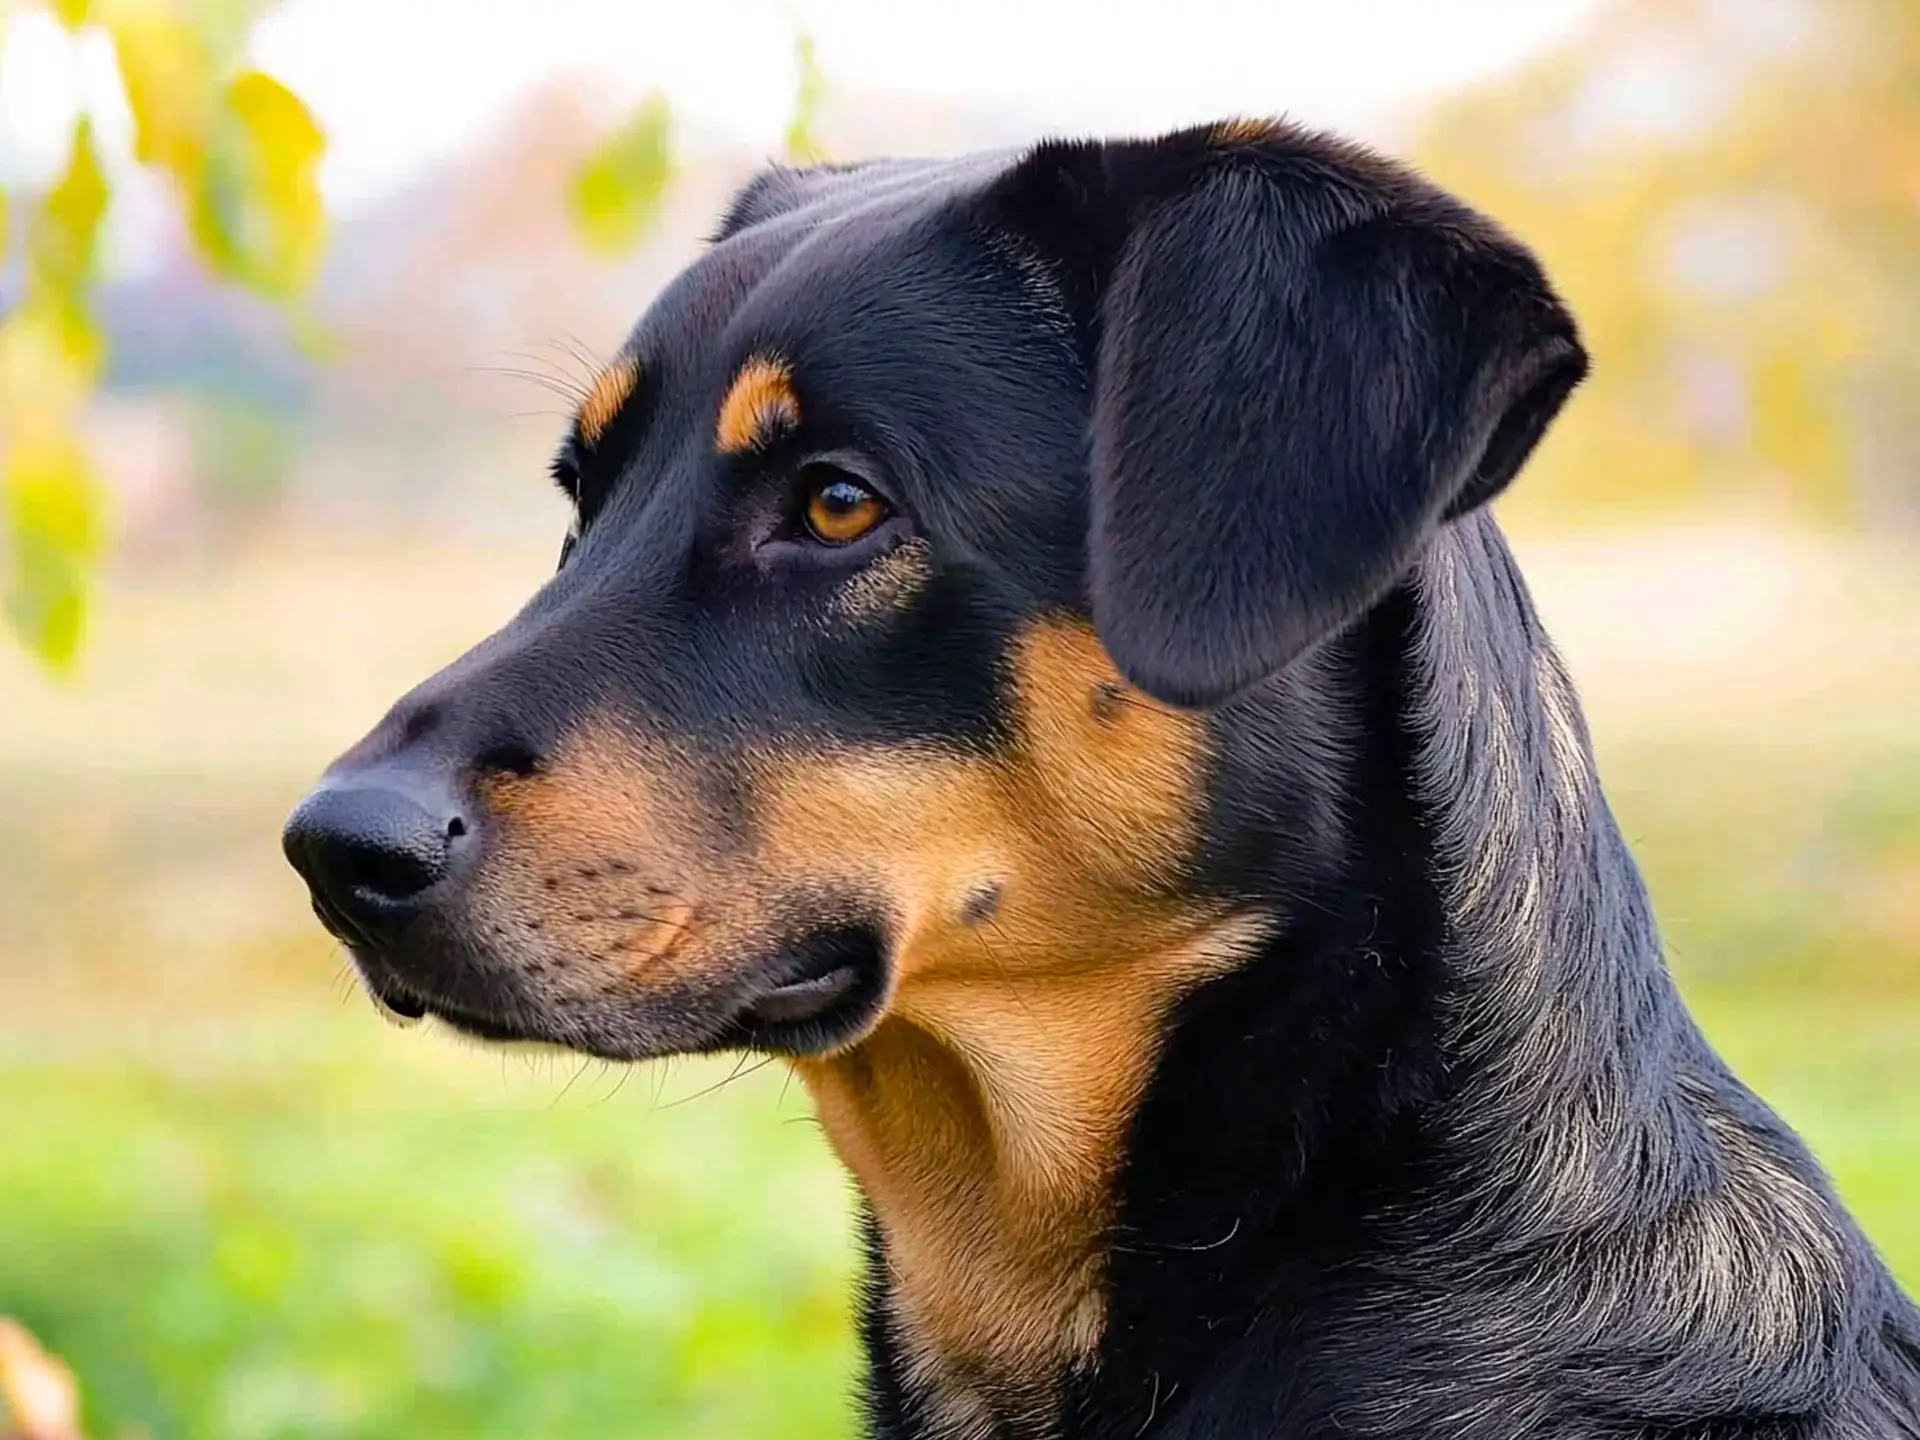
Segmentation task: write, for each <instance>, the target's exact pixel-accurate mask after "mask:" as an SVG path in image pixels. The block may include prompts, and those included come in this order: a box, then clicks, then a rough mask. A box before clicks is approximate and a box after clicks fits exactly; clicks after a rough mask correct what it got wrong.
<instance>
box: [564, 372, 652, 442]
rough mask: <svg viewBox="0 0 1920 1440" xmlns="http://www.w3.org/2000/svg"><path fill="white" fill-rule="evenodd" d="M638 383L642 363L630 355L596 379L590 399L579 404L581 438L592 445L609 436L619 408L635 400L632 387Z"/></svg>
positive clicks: (590, 392)
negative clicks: (610, 427)
mask: <svg viewBox="0 0 1920 1440" xmlns="http://www.w3.org/2000/svg"><path fill="white" fill-rule="evenodd" d="M639 383H640V362H639V361H637V360H635V359H634V358H633V357H632V356H631V355H623V356H621V357H620V358H619V359H618V360H616V361H614V362H613V364H611V365H609V366H608V367H607V368H606V369H604V370H602V371H601V372H600V373H599V374H598V375H596V376H595V377H594V380H593V385H592V387H591V388H590V389H589V390H588V391H587V398H586V399H585V400H583V401H582V402H581V403H580V415H579V418H578V420H577V422H576V423H577V424H578V426H579V429H580V438H581V439H583V440H585V441H586V442H587V443H588V444H589V445H591V444H593V443H594V442H595V441H597V440H598V439H599V438H600V437H601V436H602V435H604V434H606V433H607V427H608V426H609V425H611V424H613V419H614V416H616V415H618V414H619V413H620V407H621V406H622V405H625V404H626V403H627V401H628V400H629V399H630V398H631V397H632V395H633V387H634V386H636V385H638V384H639Z"/></svg>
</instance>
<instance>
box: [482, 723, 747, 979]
mask: <svg viewBox="0 0 1920 1440" xmlns="http://www.w3.org/2000/svg"><path fill="white" fill-rule="evenodd" d="M688 770H689V762H688V760H687V759H686V757H684V756H681V755H677V754H675V753H673V752H672V751H671V750H669V749H666V748H664V747H659V746H654V745H649V744H648V743H646V742H644V741H642V740H639V739H638V738H636V737H634V736H631V735H627V734H622V733H620V732H618V731H616V730H614V729H613V728H612V727H610V726H592V727H588V728H586V729H584V730H582V731H581V732H580V733H579V734H577V735H576V736H575V737H574V738H573V739H572V740H571V741H570V742H569V743H568V744H567V745H566V746H565V747H564V748H563V749H562V750H561V751H560V753H559V754H558V755H556V756H555V757H554V759H553V761H552V762H551V763H550V764H549V765H548V766H547V767H546V768H545V770H544V771H543V773H542V774H541V775H540V776H538V777H535V778H528V779H520V778H516V777H513V776H498V775H496V776H492V777H489V778H487V779H486V780H484V781H483V782H482V783H481V785H480V787H479V791H480V799H481V800H482V802H483V803H484V805H485V807H486V810H487V825H488V829H489V831H490V832H491V833H492V834H493V835H494V836H495V839H494V841H493V843H492V844H491V845H490V846H489V852H488V855H487V858H486V861H485V865H484V868H483V869H482V870H481V872H480V873H479V875H478V876H477V877H476V883H475V884H474V886H473V887H472V892H471V893H472V896H473V899H472V901H471V902H470V903H471V904H472V907H473V914H472V921H473V923H474V924H475V925H476V926H478V927H481V928H482V929H483V931H484V933H486V934H487V935H488V937H489V938H490V939H491V941H492V942H493V944H494V945H495V946H496V947H497V948H498V949H499V950H500V951H501V952H502V953H503V954H504V955H506V956H507V957H509V958H510V959H511V960H512V961H513V962H514V963H516V964H517V965H518V966H519V967H520V968H521V969H522V970H523V971H530V972H532V973H533V974H535V975H538V976H540V977H541V984H542V985H543V987H544V988H545V990H546V991H547V993H549V994H552V995H571V996H580V995H586V994H608V993H617V992H619V991H622V990H626V989H631V988H633V987H636V986H639V987H657V986H660V985H662V984H663V983H664V982H674V981H677V982H682V983H685V982H690V981H697V980H698V979H699V977H700V973H701V971H702V969H712V968H715V967H717V966H719V965H721V964H722V963H724V955H723V952H722V951H721V949H720V948H719V947H717V946H715V945H713V944H712V943H711V942H710V939H709V937H708V934H707V932H709V931H711V930H712V929H714V927H715V921H716V920H717V919H718V918H720V917H718V916H716V914H715V913H713V912H712V910H711V908H710V907H709V908H708V909H707V910H706V911H705V912H703V911H702V909H701V908H700V906H699V905H698V903H697V902H698V894H697V889H696V888H695V887H694V885H693V884H692V882H693V880H694V879H695V877H697V876H699V875H701V874H704V873H706V872H708V871H710V870H711V868H712V862H711V860H710V859H709V858H708V856H707V854H706V850H705V847H704V846H703V845H702V844H701V843H700V840H699V838H698V837H700V835H701V831H702V825H701V822H700V819H699V807H698V804H697V801H696V799H695V798H694V797H693V796H691V795H690V794H688V793H686V792H685V791H684V790H683V789H681V788H680V787H677V786H676V785H675V784H674V783H673V777H675V776H681V775H685V774H687V773H688Z"/></svg>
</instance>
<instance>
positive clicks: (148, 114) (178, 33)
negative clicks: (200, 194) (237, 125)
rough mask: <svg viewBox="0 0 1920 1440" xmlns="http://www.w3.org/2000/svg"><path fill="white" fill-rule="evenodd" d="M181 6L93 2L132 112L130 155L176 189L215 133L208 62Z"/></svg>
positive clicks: (189, 177) (160, 0) (192, 173)
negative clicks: (169, 180) (155, 167)
mask: <svg viewBox="0 0 1920 1440" xmlns="http://www.w3.org/2000/svg"><path fill="white" fill-rule="evenodd" d="M182 8H183V7H181V6H180V5H178V4H176V3H170V0H99V3H98V5H97V7H96V17H95V18H97V19H98V20H99V21H100V22H101V24H103V25H104V26H105V27H106V29H107V32H108V34H110V35H111V36H112V37H113V48H114V53H115V55H116V56H118V58H119V61H120V78H121V80H122V82H123V83H124V84H125V86H126V91H127V105H128V107H129V108H130V109H131V110H132V111H133V137H134V138H133V153H134V155H135V157H136V158H137V159H139V160H140V161H141V163H142V164H147V165H158V166H160V167H161V168H162V169H164V170H166V171H168V172H169V173H171V174H172V175H173V176H174V178H175V179H177V180H178V181H179V182H180V183H181V184H182V185H186V186H189V187H190V186H192V185H193V184H194V183H195V182H196V180H197V178H198V176H199V173H200V163H201V160H200V157H201V156H202V154H203V153H204V152H205V149H206V144H207V134H208V132H209V131H210V130H211V129H212V127H213V120H214V114H215V101H216V97H217V90H216V87H215V85H214V79H213V76H214V60H213V56H212V55H211V54H210V53H209V50H208V47H207V45H206V43H205V42H204V40H203V39H202V37H201V35H200V34H199V33H198V32H197V31H196V30H195V29H194V27H193V26H192V25H191V24H189V23H188V21H187V18H186V16H185V15H184V14H183V13H182Z"/></svg>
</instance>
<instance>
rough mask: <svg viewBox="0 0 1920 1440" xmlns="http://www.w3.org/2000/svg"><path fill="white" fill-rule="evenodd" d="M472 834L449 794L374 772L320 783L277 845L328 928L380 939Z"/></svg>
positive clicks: (412, 908)
mask: <svg viewBox="0 0 1920 1440" xmlns="http://www.w3.org/2000/svg"><path fill="white" fill-rule="evenodd" d="M469 838H470V834H469V822H468V820H467V817H466V816H465V815H464V814H463V813H462V811H461V807H460V806H459V805H458V803H457V802H456V801H455V800H454V799H453V797H451V796H449V795H441V794H438V793H436V792H435V791H434V790H432V789H428V790H424V791H423V790H416V789H413V788H411V787H407V788H403V787H401V786H399V785H396V784H392V783H381V782H379V781H376V780H374V779H372V778H369V779H367V780H365V781H351V782H333V783H323V784H322V785H321V786H320V787H319V788H318V789H316V790H315V791H314V792H313V793H312V794H310V795H308V796H307V798H306V799H304V800H302V801H301V802H300V804H299V806H298V807H297V808H296V809H295V810H294V812H293V814H292V816H291V817H289V819H288V820H287V827H286V830H285V832H284V833H283V834H282V836H281V844H282V847H283V848H284V849H285V850H286V853H287V859H288V860H289V861H291V862H292V864H293V868H294V869H295V870H298V871H299V872H300V875H301V877H302V878H303V879H304V880H305V881H306V882H307V888H308V889H309V890H311V891H312V892H313V899H314V905H315V908H317V909H318V910H319V911H320V912H321V918H322V919H324V920H326V921H327V922H328V924H329V926H330V928H333V929H336V930H338V929H340V928H341V926H340V923H339V922H341V921H344V922H345V923H346V926H347V927H349V928H350V929H351V930H352V931H355V932H358V933H357V934H356V935H352V936H343V937H342V938H358V939H365V940H368V941H379V940H382V939H385V938H387V937H388V936H389V935H390V934H391V932H392V931H393V929H394V928H395V927H396V926H397V925H398V924H399V923H400V922H401V921H403V920H404V919H406V918H407V917H408V916H409V915H411V914H412V913H413V912H414V911H416V910H417V909H419V908H420V904H421V902H422V901H423V900H424V899H425V897H426V895H427V893H428V892H429V891H431V890H432V889H433V887H434V886H435V885H437V884H439V883H440V882H441V881H442V880H444V879H445V878H446V877H447V875H448V873H449V871H450V870H451V869H452V867H453V862H454V859H455V858H456V855H457V853H458V851H459V850H460V849H461V848H462V846H463V845H464V844H465V843H466V842H467V840H468V839H469Z"/></svg>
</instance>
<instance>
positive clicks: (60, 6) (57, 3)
mask: <svg viewBox="0 0 1920 1440" xmlns="http://www.w3.org/2000/svg"><path fill="white" fill-rule="evenodd" d="M92 8H93V7H92V6H91V5H90V4H89V3H88V0H53V13H54V16H55V18H56V19H58V20H59V22H60V23H61V24H62V25H64V26H66V27H67V28H68V29H69V30H78V29H79V28H80V27H81V26H82V25H84V24H86V23H87V11H88V10H90V9H92Z"/></svg>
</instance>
